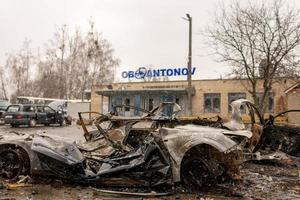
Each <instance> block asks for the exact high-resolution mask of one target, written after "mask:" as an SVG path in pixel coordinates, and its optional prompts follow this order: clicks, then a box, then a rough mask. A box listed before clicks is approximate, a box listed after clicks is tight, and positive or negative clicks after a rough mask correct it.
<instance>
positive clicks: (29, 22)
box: [0, 0, 299, 81]
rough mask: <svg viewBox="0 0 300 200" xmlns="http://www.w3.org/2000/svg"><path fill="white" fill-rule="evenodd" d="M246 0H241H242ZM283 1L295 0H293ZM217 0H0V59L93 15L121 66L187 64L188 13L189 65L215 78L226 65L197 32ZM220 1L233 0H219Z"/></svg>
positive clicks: (80, 24)
mask: <svg viewBox="0 0 300 200" xmlns="http://www.w3.org/2000/svg"><path fill="white" fill-rule="evenodd" d="M242 1H244V0H242ZM245 1H246V0H245ZM245 1H244V2H245ZM287 1H288V2H291V3H295V4H296V5H297V6H298V5H299V3H297V1H293V0H287ZM220 2H222V1H220V0H209V1H208V0H177V1H175V0H147V1H146V0H0V3H1V6H0V30H1V35H0V64H2V65H3V64H4V63H5V60H6V55H5V54H6V53H10V52H14V51H16V50H18V49H19V48H20V46H21V45H22V42H23V41H24V39H25V38H28V39H30V40H31V41H32V46H33V47H34V48H36V49H37V47H38V46H40V47H41V49H42V48H43V46H44V44H45V43H46V42H47V41H48V40H49V39H51V38H52V37H53V33H54V31H55V30H56V28H57V27H59V26H61V25H62V24H67V25H68V26H69V28H70V29H73V30H74V29H75V27H81V29H82V30H83V31H86V30H88V20H89V19H90V17H92V18H93V19H94V21H95V27H96V29H97V30H98V31H99V32H101V33H102V35H103V37H104V38H106V39H107V40H108V41H109V42H110V43H111V44H112V46H113V48H114V49H115V56H116V57H118V58H119V59H120V60H121V63H120V67H119V69H118V70H117V75H116V78H117V79H118V80H120V81H121V80H122V78H121V76H120V74H121V73H120V72H122V71H124V70H135V69H137V68H139V67H144V66H147V65H153V66H154V68H162V67H181V66H186V63H187V53H188V22H187V21H185V20H183V19H182V17H184V16H185V14H186V13H190V15H191V16H192V17H193V66H195V67H197V70H196V75H195V77H194V78H195V79H207V78H219V77H220V75H223V77H224V74H226V72H228V66H226V64H224V63H222V64H220V63H216V62H215V61H214V58H213V57H212V56H208V55H206V54H207V50H206V49H205V48H204V45H203V40H204V38H203V37H202V36H201V35H200V34H199V32H200V31H201V30H202V29H204V28H205V26H207V25H208V24H209V23H211V22H212V20H213V13H214V10H215V8H216V7H217V5H218V4H219V3H220ZM224 2H225V4H229V3H230V2H232V1H231V0H226V1H224Z"/></svg>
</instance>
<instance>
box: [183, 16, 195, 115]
mask: <svg viewBox="0 0 300 200" xmlns="http://www.w3.org/2000/svg"><path fill="white" fill-rule="evenodd" d="M186 17H187V18H183V19H185V20H187V21H188V22H189V55H188V63H187V67H188V76H187V81H188V87H187V93H188V114H189V116H191V115H192V108H193V107H192V94H193V91H194V90H193V89H194V88H193V87H192V17H191V16H190V15H189V14H186Z"/></svg>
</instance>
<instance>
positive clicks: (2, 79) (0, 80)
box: [0, 66, 8, 99]
mask: <svg viewBox="0 0 300 200" xmlns="http://www.w3.org/2000/svg"><path fill="white" fill-rule="evenodd" d="M7 82H8V81H7V80H6V74H5V70H4V68H3V66H0V87H1V93H0V98H1V99H8V94H7V87H8V84H7Z"/></svg>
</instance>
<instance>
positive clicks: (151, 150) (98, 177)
mask: <svg viewBox="0 0 300 200" xmlns="http://www.w3.org/2000/svg"><path fill="white" fill-rule="evenodd" d="M166 106H171V107H172V110H173V114H172V116H164V115H163V114H162V113H163V112H162V111H163V110H164V109H165V107H166ZM232 106H233V116H232V119H231V120H230V121H229V122H226V123H223V122H222V120H217V121H215V122H211V123H210V124H209V125H205V126H203V125H199V124H201V121H198V122H197V121H195V122H194V124H191V123H190V122H188V121H184V120H178V119H177V118H176V117H175V115H176V113H177V112H179V111H180V107H179V106H178V105H177V104H174V103H163V104H161V106H159V107H157V108H155V109H153V110H152V111H151V112H149V111H145V110H142V109H140V111H144V112H145V114H144V115H142V116H140V117H123V116H118V115H117V112H114V113H109V114H106V115H103V114H96V113H90V112H89V113H87V114H93V115H95V117H94V124H95V126H96V127H97V129H94V130H91V131H89V130H88V127H86V126H85V124H84V123H81V124H82V127H83V130H84V136H85V139H86V142H83V143H77V144H75V143H68V142H64V141H63V140H62V139H61V138H55V137H49V136H45V135H38V134H37V135H26V134H17V133H14V134H15V135H14V136H5V135H3V136H1V137H0V175H1V176H2V177H3V178H6V179H11V180H13V179H15V178H16V177H18V176H19V175H20V174H30V175H32V176H34V175H48V176H54V177H57V178H61V179H64V180H69V181H75V182H84V183H100V184H103V185H129V186H134V185H144V186H156V185H160V184H163V183H166V184H174V183H176V182H182V183H184V184H185V185H187V186H188V187H191V186H192V187H201V186H203V185H207V184H211V183H214V182H215V181H217V180H218V178H219V177H221V176H224V175H230V176H234V175H235V174H236V173H237V172H238V167H239V165H240V164H241V163H242V162H243V160H244V154H245V153H252V152H254V151H256V150H257V145H258V144H259V141H260V138H261V135H262V133H263V125H262V123H263V119H261V118H260V115H259V112H258V111H257V110H256V109H255V107H254V106H253V105H252V104H251V102H249V101H247V100H237V101H235V102H233V105H232ZM241 107H243V108H247V109H248V111H249V114H250V118H251V121H252V123H251V124H249V125H248V127H246V126H245V124H244V123H243V122H242V121H241V118H240V115H241V110H240V109H241ZM83 114H84V113H79V117H80V119H81V120H83V118H82V115H83ZM256 120H258V121H256ZM197 123H198V124H197Z"/></svg>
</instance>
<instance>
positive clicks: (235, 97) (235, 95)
mask: <svg viewBox="0 0 300 200" xmlns="http://www.w3.org/2000/svg"><path fill="white" fill-rule="evenodd" d="M238 99H246V93H244V92H237V93H228V112H229V113H231V110H232V108H231V106H230V104H231V102H233V101H235V100H238ZM243 112H245V110H244V109H243Z"/></svg>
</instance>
